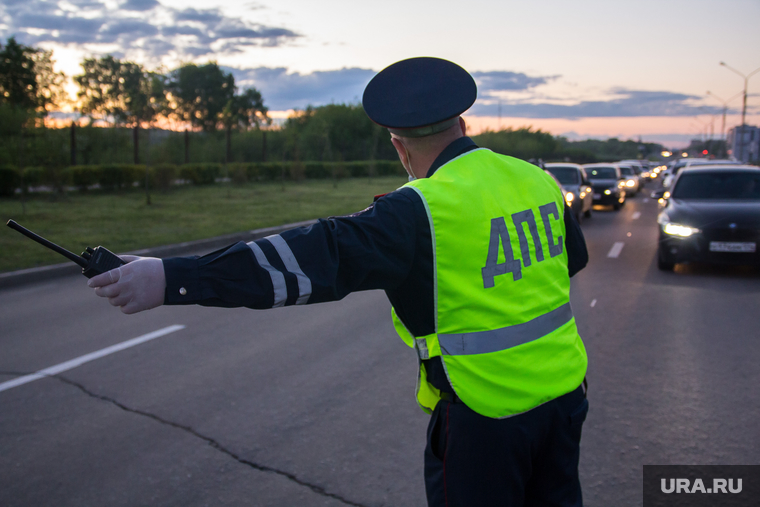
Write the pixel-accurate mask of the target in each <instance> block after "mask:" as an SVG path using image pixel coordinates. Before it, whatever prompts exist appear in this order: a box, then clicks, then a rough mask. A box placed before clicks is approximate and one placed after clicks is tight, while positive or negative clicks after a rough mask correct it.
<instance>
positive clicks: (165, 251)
mask: <svg viewBox="0 0 760 507" xmlns="http://www.w3.org/2000/svg"><path fill="white" fill-rule="evenodd" d="M315 223H317V221H316V220H307V221H305V222H296V223H294V224H286V225H278V226H276V227H266V228H264V229H256V230H253V231H244V232H237V233H234V234H226V235H224V236H217V237H215V238H207V239H200V240H197V241H187V242H185V243H177V244H176V245H164V246H157V247H153V248H144V249H142V250H135V251H132V252H122V253H121V254H119V255H140V256H143V257H158V258H161V259H164V258H167V257H180V256H184V255H199V254H203V253H208V252H211V251H213V250H217V249H219V248H223V247H225V246H228V245H231V244H233V243H237V242H238V241H245V242H248V241H253V240H255V239H260V238H264V237H266V236H270V235H272V234H280V233H281V232H284V231H286V230H288V229H294V228H296V227H303V226H306V225H312V224H315ZM81 273H82V268H80V267H79V266H77V265H76V264H74V263H72V262H65V263H63V264H54V265H52V266H42V267H39V268H29V269H22V270H19V271H11V272H8V273H0V289H5V288H9V287H19V286H22V285H26V284H29V283H34V282H43V281H48V280H51V279H55V278H60V277H63V276H69V275H75V274H81Z"/></svg>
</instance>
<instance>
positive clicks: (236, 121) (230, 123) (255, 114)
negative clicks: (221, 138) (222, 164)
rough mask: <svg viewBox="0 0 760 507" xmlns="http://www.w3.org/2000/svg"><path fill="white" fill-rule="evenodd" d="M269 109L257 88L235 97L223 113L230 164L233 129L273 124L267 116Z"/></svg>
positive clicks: (226, 156)
mask: <svg viewBox="0 0 760 507" xmlns="http://www.w3.org/2000/svg"><path fill="white" fill-rule="evenodd" d="M268 112H269V109H268V108H267V107H266V106H265V105H264V99H262V97H261V93H260V92H259V91H258V90H257V89H255V88H248V89H247V90H246V91H245V93H243V94H242V95H233V97H232V98H231V99H230V100H229V101H228V102H227V104H226V105H225V106H224V110H223V111H222V124H223V125H224V128H225V132H226V141H227V147H226V155H225V159H226V161H227V162H230V158H231V142H232V141H231V139H232V128H233V127H237V128H242V129H247V128H249V127H251V126H255V127H257V128H258V127H260V126H261V124H262V123H266V124H270V123H272V120H271V118H269V116H267V113H268Z"/></svg>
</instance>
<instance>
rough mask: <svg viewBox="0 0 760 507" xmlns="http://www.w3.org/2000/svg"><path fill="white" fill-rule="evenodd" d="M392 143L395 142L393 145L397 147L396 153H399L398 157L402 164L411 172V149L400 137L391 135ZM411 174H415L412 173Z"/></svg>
mask: <svg viewBox="0 0 760 507" xmlns="http://www.w3.org/2000/svg"><path fill="white" fill-rule="evenodd" d="M391 143H393V147H394V148H396V153H398V158H399V160H401V165H403V166H404V169H406V172H409V169H408V168H409V167H410V165H409V151H408V150H407V149H406V145H405V144H404V143H403V142H402V141H401V139H399V138H398V137H391ZM410 176H414V175H413V174H410Z"/></svg>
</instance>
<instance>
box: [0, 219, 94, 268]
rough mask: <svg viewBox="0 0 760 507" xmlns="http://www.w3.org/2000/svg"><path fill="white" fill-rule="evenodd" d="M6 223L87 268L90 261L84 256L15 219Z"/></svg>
mask: <svg viewBox="0 0 760 507" xmlns="http://www.w3.org/2000/svg"><path fill="white" fill-rule="evenodd" d="M6 225H7V226H8V227H10V228H11V229H15V230H17V231H18V232H20V233H21V234H23V235H24V236H26V237H27V238H29V239H33V240H34V241H36V242H37V243H39V244H41V245H43V246H46V247H48V248H49V249H51V250H53V251H54V252H58V253H59V254H61V255H63V256H64V257H66V258H67V259H69V260H70V261H73V262H76V263H77V264H79V265H80V266H82V267H83V268H86V267H87V266H88V262H87V261H86V260H85V259H83V258H82V257H80V256H78V255H75V254H73V253H71V252H69V251H68V250H66V249H65V248H61V247H60V246H58V245H56V244H55V243H51V242H50V241H48V240H46V239H45V238H43V237H42V236H39V235H37V234H35V233H33V232H32V231H30V230H29V229H27V228H26V227H23V226H21V225H19V224H17V223H16V222H15V221H13V220H8V223H7V224H6Z"/></svg>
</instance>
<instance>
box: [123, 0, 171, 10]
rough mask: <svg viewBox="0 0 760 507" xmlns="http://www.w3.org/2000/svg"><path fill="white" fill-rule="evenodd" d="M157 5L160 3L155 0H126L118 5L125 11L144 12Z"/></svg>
mask: <svg viewBox="0 0 760 507" xmlns="http://www.w3.org/2000/svg"><path fill="white" fill-rule="evenodd" d="M159 5H161V4H159V3H158V1H157V0H127V1H126V2H124V3H123V4H121V5H120V6H119V7H121V8H122V9H124V10H127V11H139V12H145V11H149V10H151V9H153V8H154V7H158V6H159Z"/></svg>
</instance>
